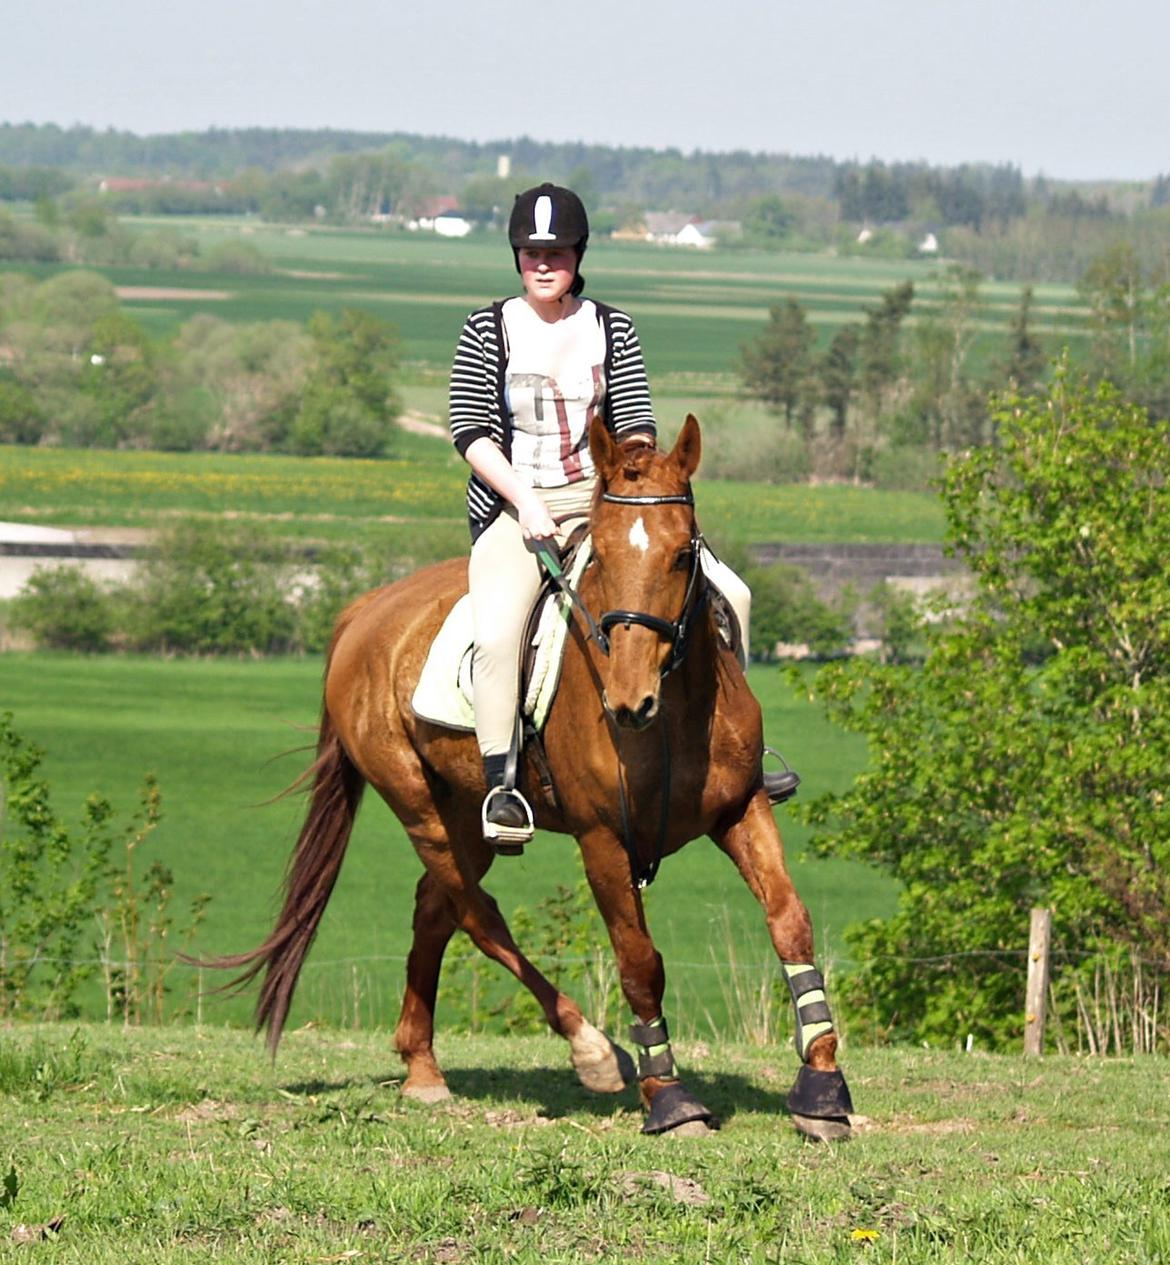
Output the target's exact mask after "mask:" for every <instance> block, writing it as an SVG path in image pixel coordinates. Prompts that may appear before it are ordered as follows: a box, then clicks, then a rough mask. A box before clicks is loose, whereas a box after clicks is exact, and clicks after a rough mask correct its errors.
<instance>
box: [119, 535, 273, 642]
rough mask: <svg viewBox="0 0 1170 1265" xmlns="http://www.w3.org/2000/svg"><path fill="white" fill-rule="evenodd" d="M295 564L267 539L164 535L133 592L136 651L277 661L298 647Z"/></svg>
mask: <svg viewBox="0 0 1170 1265" xmlns="http://www.w3.org/2000/svg"><path fill="white" fill-rule="evenodd" d="M291 570H292V564H291V561H290V560H289V559H288V557H287V555H286V554H285V552H284V549H283V547H282V546H280V545H279V544H278V543H276V542H274V541H272V540H271V539H269V538H268V537H266V536H264V535H263V534H262V533H258V532H256V531H255V530H249V532H248V533H247V535H246V536H245V535H244V534H243V533H238V532H231V531H228V530H225V529H224V528H223V527H221V526H219V525H216V524H210V523H200V522H188V523H183V524H181V525H180V526H178V527H176V528H175V529H174V530H173V531H171V532H170V533H169V534H168V535H167V536H165V537H164V538H163V539H162V540H161V541H160V542H159V544H158V547H157V550H156V552H155V553H154V555H153V556H152V557H151V558H149V559H148V560H147V562H146V564H145V567H144V572H143V577H142V580H141V583H140V584H139V585H138V586H137V587H136V589H135V591H134V598H133V606H134V608H135V609H134V610H133V611H132V612H131V618H130V626H129V627H128V629H127V633H128V635H129V637H130V641H131V644H132V645H133V646H134V647H135V648H136V649H139V650H161V651H164V652H167V651H172V652H173V651H178V652H181V653H187V654H247V653H258V654H272V653H278V652H281V651H286V650H289V649H291V648H293V647H294V645H295V634H296V626H295V625H296V616H295V612H294V609H293V606H292V603H291V602H290V601H289V599H288V592H289V589H290V587H291Z"/></svg>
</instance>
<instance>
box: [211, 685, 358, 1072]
mask: <svg viewBox="0 0 1170 1265" xmlns="http://www.w3.org/2000/svg"><path fill="white" fill-rule="evenodd" d="M309 784H311V787H312V789H311V791H310V798H309V809H308V812H307V813H306V814H305V821H304V825H302V826H301V833H300V835H299V837H298V838H297V843H296V847H295V848H294V849H293V854H292V856H291V858H290V859H289V863H288V870H287V872H286V873H285V878H284V906H283V908H282V909H281V911H280V917H279V918H278V919H277V921H276V926H275V928H274V929H273V931H272V934H271V935H270V936H269V937H268V938H267V939H266V940H265V941H264V943H263V944H260V945H258V946H257V947H256V948H255V949H252V950H251V951H250V952H248V953H238V954H234V955H231V956H228V957H219V958H213V959H211V960H210V961H202V962H198V963H197V965H200V966H211V967H219V968H223V969H226V970H236V969H238V968H240V967H243V968H244V970H243V972H242V973H241V974H240V975H238V976H237V977H236V978H235V979H233V980H231V981H230V982H229V983H228V984H227V985H226V987H227V988H228V989H232V990H235V989H240V988H243V987H244V986H246V985H247V984H250V983H251V982H252V980H253V979H255V978H256V976H257V975H259V974H260V972H261V971H264V972H265V974H264V983H263V984H262V985H261V987H260V997H259V999H258V1000H257V1002H256V1030H257V1031H259V1030H260V1029H261V1028H264V1027H266V1028H267V1030H268V1048H269V1050H270V1051H271V1053H272V1055H273V1057H275V1055H276V1047H277V1046H278V1045H279V1044H280V1036H281V1033H282V1031H283V1030H284V1023H285V1020H286V1019H287V1018H288V1011H289V1006H290V1004H291V1003H292V996H293V990H294V989H295V988H296V984H297V976H298V975H299V974H300V971H301V967H302V966H303V965H304V961H305V956H306V955H307V954H308V952H309V946H310V945H311V944H312V943H313V937H314V936H315V935H316V934H317V927H318V925H319V924H320V922H321V915H322V914H323V913H324V912H325V906H326V904H327V903H328V901H329V897H330V894H331V893H332V891H333V885H334V884H335V883H336V882H337V876H338V874H339V873H340V872H341V863H342V861H343V860H344V859H345V849H346V845H347V844H348V843H349V836H350V833H351V832H352V830H353V823H354V818H355V817H356V816H357V809H358V805H359V804H360V803H361V798H362V791H363V790H364V789H365V779H364V778H363V777H362V775H361V773H359V772H358V770H357V767H356V766H355V765H354V763H353V761H352V760H350V758H349V756H348V755H347V754H346V752H345V748H344V747H343V746H342V745H341V740H340V739H339V738H338V736H337V734H336V732H335V731H334V728H333V722H332V720H331V719H330V717H329V713H328V712H327V711H324V710H323V711H322V715H321V729H320V734H319V737H318V740H317V758H316V760H315V761H314V762H313V764H312V765H311V766H310V767H309V768H308V769H306V770H305V772H304V773H303V774H302V775H301V776H300V777H299V778H298V779H297V781H296V782H295V783H294V785H293V786H292V787H290V788H289V789H290V790H293V789H296V788H297V787H300V786H305V785H309Z"/></svg>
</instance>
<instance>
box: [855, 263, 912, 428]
mask: <svg viewBox="0 0 1170 1265" xmlns="http://www.w3.org/2000/svg"><path fill="white" fill-rule="evenodd" d="M913 302H914V283H913V282H912V281H904V282H902V284H901V285H896V286H891V287H890V288H889V289H888V290H886V291H884V292H883V293H882V295H881V303H880V304H879V305H878V306H877V307H871V308H869V309H868V310H867V311H866V314H865V326H864V327H863V329H862V334H861V389H862V391H863V392H864V394H865V397H866V399H867V400H868V402H869V406H870V411H871V413H872V415H873V416H874V417H875V418H877V417H880V416H881V414H882V411H883V409H884V407H885V404H886V401H887V397H888V395H889V394H890V391H891V389H892V387H893V386H894V384H895V383H896V382H897V380H898V377H899V375H900V373H901V371H902V352H901V334H902V322H903V321H904V320H905V319H906V316H907V315H908V313H909V311H910V306H911V304H912V303H913Z"/></svg>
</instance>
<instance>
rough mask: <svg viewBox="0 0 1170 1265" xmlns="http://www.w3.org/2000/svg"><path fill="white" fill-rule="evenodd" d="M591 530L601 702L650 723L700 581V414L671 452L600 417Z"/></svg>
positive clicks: (623, 717) (621, 719) (623, 718)
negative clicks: (604, 642)
mask: <svg viewBox="0 0 1170 1265" xmlns="http://www.w3.org/2000/svg"><path fill="white" fill-rule="evenodd" d="M589 450H590V452H591V453H592V454H593V463H594V465H595V466H596V468H597V477H598V478H597V481H598V489H597V499H596V501H595V502H594V507H593V518H592V532H593V554H594V558H595V560H596V576H597V579H596V583H597V585H598V589H599V593H598V596H597V597H596V598H595V599H594V601H599V602H600V607H601V611H602V614H601V616H600V619H599V623H600V625H601V629H602V631H603V632H604V633H605V634H606V636H607V637H608V639H609V645H610V654H609V657H608V661H607V663H606V664H605V666H604V667H603V669H602V671H603V674H604V682H603V693H602V702H603V703H604V704H605V707H606V709H607V710H608V711H609V713H610V715H611V716H613V718H614V719H615V720H616V721H617V723H618V724H619V725H623V726H626V727H627V728H631V729H642V728H644V727H645V726H646V725H648V724H649V723H650V722H651V721H652V720H653V719H654V717H655V716H656V715H657V712H658V698H659V690H660V688H661V682H662V677H663V675H664V674H665V673H666V672H668V671H669V670H670V668H671V667H673V666H674V665H675V663H676V661H677V656H678V655H679V654H680V653H681V650H682V649H683V648H684V647H685V638H686V632H687V627H688V623H689V620H690V617H691V615H692V614H693V612H694V605H695V601H696V599H697V597H698V592H699V589H700V587H701V577H700V571H699V558H698V548H699V540H698V532H697V531H696V528H695V507H694V501H693V499H692V496H691V475H693V474H694V472H695V469H696V467H697V466H698V464H699V454H700V450H701V444H700V439H699V423H698V422H697V421H696V420H695V419H694V417H693V416H691V415H689V414H688V415H687V420H686V422H685V423H684V424H683V428H682V430H681V431H680V433H679V437H678V442H677V443H676V444H675V446H674V448H673V449H672V450H671V451H670V452H669V453H665V452H662V451H661V450H660V449H657V448H654V447H652V446H650V445H648V444H644V443H640V444H634V443H630V442H627V443H625V444H619V443H616V442H615V441H614V439H613V438H612V436H611V435H610V433H609V431H608V430H607V429H606V427H605V425H604V423H602V422H601V421H600V420H598V419H595V420H594V422H593V424H592V426H591V427H590V430H589Z"/></svg>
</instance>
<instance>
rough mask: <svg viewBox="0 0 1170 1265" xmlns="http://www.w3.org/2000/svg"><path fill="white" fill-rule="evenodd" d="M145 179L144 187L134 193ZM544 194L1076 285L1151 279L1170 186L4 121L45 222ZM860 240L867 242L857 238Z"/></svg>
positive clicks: (276, 132)
mask: <svg viewBox="0 0 1170 1265" xmlns="http://www.w3.org/2000/svg"><path fill="white" fill-rule="evenodd" d="M502 159H507V163H508V168H507V169H508V174H507V175H506V176H501V175H500V174H499V171H500V170H501V167H500V162H501V160H502ZM135 179H137V180H140V181H141V182H142V183H141V184H139V185H138V186H137V187H134V186H130V187H128V183H129V182H130V181H132V180H135ZM544 179H551V180H556V181H560V182H563V183H567V184H570V185H572V186H573V187H574V188H576V189H577V190H578V191H579V192H580V193H581V195H582V197H583V198H584V199H585V201H586V203H587V204H588V205H589V206H590V208H591V211H592V215H593V220H594V226H595V231H597V232H598V233H605V232H609V231H613V230H615V229H619V228H628V227H631V226H636V225H637V224H638V223H639V222H640V219H641V217H642V216H644V215H645V213H647V212H650V211H667V210H673V211H678V212H683V213H685V214H688V215H691V216H694V217H696V218H698V219H707V220H715V221H721V222H723V223H724V225H725V226H726V225H727V224H730V223H734V224H736V225H737V226H738V227H737V229H736V230H735V231H734V232H732V231H731V230H729V229H727V228H726V227H725V228H724V230H723V240H724V241H725V242H726V243H728V244H730V243H732V242H734V243H737V244H740V245H749V246H763V247H773V248H778V249H788V250H793V249H795V250H822V249H826V248H831V249H836V250H839V251H856V252H858V253H865V254H869V255H884V256H893V257H898V256H910V255H913V254H915V253H917V251H918V249H919V246H920V244H921V242H922V240H923V239H924V235H925V234H928V233H933V234H940V235H942V240H941V242H940V243H939V246H940V248H941V251H942V253H943V254H944V255H945V256H946V257H947V258H950V259H953V260H957V261H959V262H962V263H964V264H967V265H969V266H971V267H974V268H977V269H978V270H979V271H980V272H982V273H983V274H984V275H987V276H997V277H1004V278H1015V279H1019V280H1023V281H1075V280H1077V279H1078V278H1079V277H1080V276H1081V274H1082V273H1083V272H1084V270H1085V268H1086V267H1087V266H1088V265H1089V262H1090V261H1091V259H1092V258H1093V257H1095V256H1096V255H1098V254H1100V253H1101V252H1102V251H1104V250H1107V249H1109V248H1110V247H1113V246H1116V245H1118V244H1119V243H1120V242H1129V243H1131V244H1132V245H1133V248H1134V249H1135V250H1136V251H1137V253H1138V255H1139V256H1140V257H1141V259H1142V261H1143V263H1144V265H1145V266H1146V267H1153V266H1154V265H1155V263H1156V261H1157V260H1158V258H1159V257H1160V256H1161V255H1162V254H1164V253H1165V248H1164V242H1165V240H1166V235H1167V231H1168V229H1170V176H1167V175H1159V176H1157V177H1156V178H1154V179H1151V180H1150V181H1147V182H1145V183H1140V182H1139V183H1128V184H1120V183H1100V184H1072V183H1069V182H1060V181H1053V180H1049V179H1046V178H1044V177H1042V176H1038V177H1034V178H1025V176H1024V175H1023V174H1022V172H1021V171H1020V169H1019V168H1018V167H1016V166H1014V165H1012V164H1010V163H1004V164H964V165H961V166H957V167H950V168H944V167H933V166H931V165H929V164H927V163H884V162H881V161H878V160H876V159H873V160H871V161H869V162H866V163H859V162H856V161H850V162H839V161H837V160H835V159H833V158H829V157H826V156H824V155H818V156H812V157H800V156H794V155H790V154H775V153H752V152H748V151H746V150H737V151H732V152H725V153H713V152H703V151H695V152H693V153H683V152H682V151H681V150H677V149H665V150H655V149H647V148H632V147H631V148H625V147H614V146H607V145H586V144H582V143H572V144H554V143H550V142H541V141H534V140H532V139H530V138H527V137H521V138H519V139H513V140H501V141H493V142H490V143H483V144H481V143H477V142H474V141H461V140H454V139H451V138H448V137H433V136H419V135H415V134H411V133H406V132H349V131H332V130H316V131H309V130H295V129H277V128H245V129H236V130H224V129H211V130H209V131H206V132H199V133H195V132H184V133H178V134H173V135H165V136H147V137H141V136H135V135H134V134H133V133H129V132H116V131H105V132H99V131H95V130H94V129H92V128H86V127H71V128H61V127H57V126H55V125H52V124H45V125H34V124H19V125H17V124H10V123H9V124H0V201H5V200H7V201H32V202H36V203H38V205H40V206H41V208H42V210H45V208H46V207H47V204H51V203H54V201H55V200H57V199H61V198H64V199H65V201H66V203H72V204H77V203H79V202H82V201H84V200H85V199H86V198H89V199H93V198H94V196H95V195H97V194H98V193H99V190H102V191H101V193H100V197H101V199H102V202H103V203H104V205H106V206H107V207H109V208H112V209H114V210H116V211H118V212H120V213H123V214H235V215H246V214H253V215H260V216H263V217H264V218H265V219H269V220H277V221H299V220H318V221H320V220H326V221H328V222H332V223H341V224H347V223H361V222H366V223H369V222H371V221H379V222H383V223H388V224H391V225H392V224H394V223H401V222H403V221H404V220H408V219H410V218H413V217H416V216H418V215H419V214H421V213H423V212H425V211H429V212H430V213H433V210H434V207H435V206H436V199H437V198H439V197H447V198H452V199H455V200H457V202H458V205H459V208H460V210H461V212H463V213H464V214H466V215H467V216H468V217H470V218H471V219H472V220H473V221H475V222H477V223H479V224H480V225H482V226H485V227H496V228H498V227H499V224H500V222H501V220H502V219H503V218H504V217H505V216H506V212H507V208H508V206H509V205H510V204H511V201H512V197H513V196H514V194H515V193H516V192H517V191H518V190H519V189H521V188H523V187H524V186H525V185H526V184H529V183H532V182H534V181H536V180H544ZM103 186H104V189H103ZM862 228H865V229H868V230H870V231H869V232H868V233H866V234H864V238H865V240H864V241H859V234H860V230H861V229H862Z"/></svg>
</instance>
